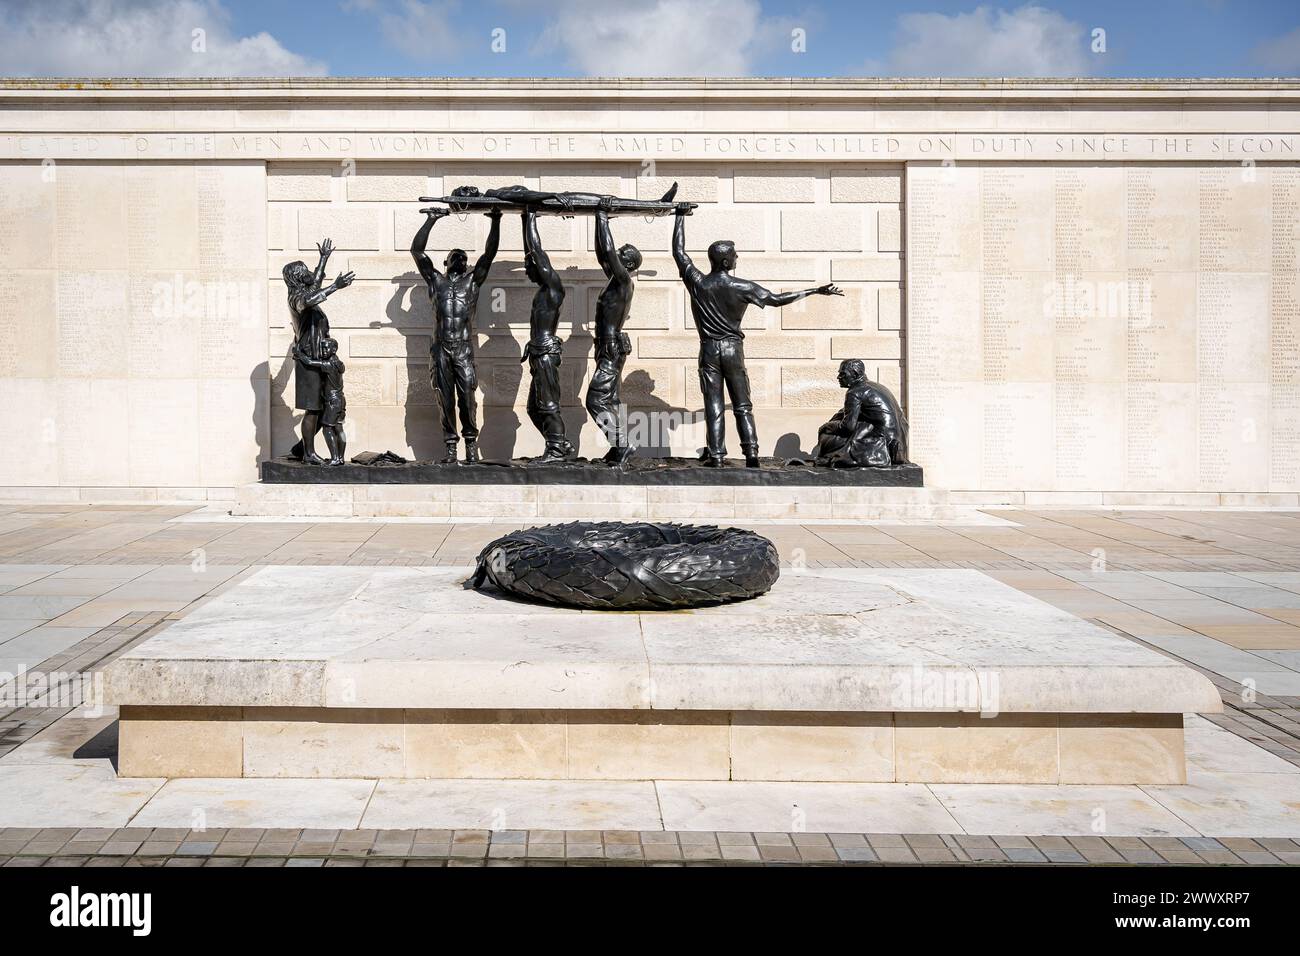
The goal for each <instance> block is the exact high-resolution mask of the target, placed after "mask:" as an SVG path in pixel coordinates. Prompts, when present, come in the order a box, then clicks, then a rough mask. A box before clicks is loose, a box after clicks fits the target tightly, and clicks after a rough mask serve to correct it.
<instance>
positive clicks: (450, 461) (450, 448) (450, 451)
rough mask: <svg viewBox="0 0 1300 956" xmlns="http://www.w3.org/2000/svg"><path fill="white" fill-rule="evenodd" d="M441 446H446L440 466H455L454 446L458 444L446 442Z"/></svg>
mask: <svg viewBox="0 0 1300 956" xmlns="http://www.w3.org/2000/svg"><path fill="white" fill-rule="evenodd" d="M443 444H445V445H446V446H447V454H445V455H443V456H442V462H441V464H444V465H454V464H456V445H457V444H459V443H458V442H454V441H446V442H443Z"/></svg>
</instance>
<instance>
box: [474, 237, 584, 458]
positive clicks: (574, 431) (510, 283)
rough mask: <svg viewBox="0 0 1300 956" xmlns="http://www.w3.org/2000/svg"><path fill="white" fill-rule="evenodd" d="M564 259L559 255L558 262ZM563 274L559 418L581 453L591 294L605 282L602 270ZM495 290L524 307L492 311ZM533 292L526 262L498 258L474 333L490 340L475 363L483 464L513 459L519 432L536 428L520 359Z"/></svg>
mask: <svg viewBox="0 0 1300 956" xmlns="http://www.w3.org/2000/svg"><path fill="white" fill-rule="evenodd" d="M562 255H563V254H562V253H557V254H556V257H557V258H559V257H560V256H562ZM559 271H560V277H561V279H562V281H563V282H564V289H565V296H564V306H563V311H562V312H561V313H560V338H562V339H564V360H563V362H562V364H561V366H560V386H561V390H562V391H561V405H562V409H561V413H562V414H563V416H564V428H565V432H566V433H567V435H568V438H569V441H571V442H573V444H574V447H576V448H579V451H581V448H580V439H581V434H582V427H583V424H584V423H585V422H586V420H587V412H586V409H585V408H584V407H583V390H584V387H585V384H586V380H587V367H588V365H589V364H590V361H591V355H592V353H593V351H594V349H595V341H594V340H593V338H592V333H591V315H590V314H589V310H588V293H587V289H588V288H589V287H591V286H592V285H597V284H599V285H603V284H604V283H605V281H606V279H605V274H604V273H603V272H601V271H600V270H599V269H583V268H577V267H572V266H570V267H568V268H561V269H560V270H559ZM497 289H504V290H505V295H506V297H507V298H509V299H515V298H517V299H518V301H519V303H520V307H517V308H515V309H513V310H512V309H509V308H507V309H506V310H504V311H502V310H500V309H497V308H494V299H495V295H494V293H495V291H496V290H497ZM534 291H536V287H535V286H533V285H532V284H531V283H530V282H529V281H528V278H527V276H526V275H525V273H524V262H523V260H522V259H501V258H498V259H497V260H496V262H495V263H494V264H493V266H492V273H491V275H490V276H489V277H488V281H487V282H486V283H485V284H484V286H483V291H482V292H481V293H480V295H479V302H478V313H477V314H476V315H475V318H474V327H475V330H476V331H477V332H478V333H479V334H480V335H487V336H488V341H487V344H486V345H485V346H483V347H482V348H480V349H479V360H478V363H477V365H478V373H479V383H480V388H481V390H482V397H483V401H482V402H481V405H480V413H481V415H482V422H481V426H480V427H481V429H482V436H481V437H480V439H479V447H480V448H481V449H482V452H483V456H484V457H485V458H491V459H497V460H505V459H510V458H514V457H515V455H516V451H515V449H516V445H517V444H518V438H519V430H520V429H521V428H527V429H532V427H533V426H532V423H531V422H528V421H526V419H527V415H526V413H524V411H523V409H522V407H520V406H522V405H523V404H524V401H525V399H526V397H527V394H528V387H529V381H530V380H529V373H528V365H527V363H521V362H520V361H519V359H520V357H521V356H522V354H523V348H524V344H525V343H526V342H527V341H528V304H529V303H530V302H531V301H532V296H533V293H534ZM489 376H491V378H490V379H489Z"/></svg>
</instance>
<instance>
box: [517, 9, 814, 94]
mask: <svg viewBox="0 0 1300 956" xmlns="http://www.w3.org/2000/svg"><path fill="white" fill-rule="evenodd" d="M557 6H558V7H559V9H558V10H557V11H556V12H555V14H554V15H553V16H552V18H551V20H550V21H549V22H548V23H547V26H546V29H545V31H544V32H543V34H542V37H541V40H540V41H539V43H538V51H539V52H544V51H548V50H553V49H559V50H560V51H562V52H563V54H564V55H565V56H566V58H567V59H568V60H569V62H570V63H571V64H572V66H573V67H574V68H575V69H576V70H578V71H579V72H580V73H582V74H584V75H586V76H748V75H749V74H750V73H751V71H752V64H753V61H754V58H755V56H756V55H757V54H758V53H759V52H760V51H761V50H762V49H764V48H765V47H766V46H768V45H769V44H770V43H771V42H773V41H774V39H775V38H776V35H777V34H779V33H780V32H782V30H783V29H784V28H783V21H780V20H777V19H775V18H769V17H764V16H763V10H762V8H761V7H760V6H759V4H758V0H646V2H644V3H637V4H626V5H623V4H615V3H609V2H606V0H562V2H561V3H559V4H557ZM784 32H785V33H786V35H787V36H788V32H789V31H788V30H785V31H784Z"/></svg>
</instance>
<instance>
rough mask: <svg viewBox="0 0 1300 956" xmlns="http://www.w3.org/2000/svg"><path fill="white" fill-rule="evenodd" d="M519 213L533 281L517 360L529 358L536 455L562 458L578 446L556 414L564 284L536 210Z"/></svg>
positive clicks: (530, 410)
mask: <svg viewBox="0 0 1300 956" xmlns="http://www.w3.org/2000/svg"><path fill="white" fill-rule="evenodd" d="M522 219H523V225H524V271H525V272H526V273H527V275H528V278H529V279H530V280H531V281H532V282H533V283H534V284H535V285H536V286H537V292H536V293H534V294H533V307H532V311H531V312H530V313H529V318H528V344H527V345H526V346H525V347H524V357H523V359H522V360H521V361H525V362H527V363H528V372H529V374H530V375H531V376H532V383H531V384H530V385H529V386H528V417H529V419H530V420H531V421H532V423H533V425H535V426H536V428H537V430H538V431H539V432H541V433H542V437H543V438H545V439H546V450H545V451H544V452H543V453H542V456H541V458H540V459H539V461H544V462H545V461H566V460H568V459H571V458H573V457H575V456H576V454H577V451H576V449H574V447H573V445H572V444H571V443H570V442H569V440H568V438H566V437H565V434H564V417H563V416H562V415H561V414H560V359H561V357H562V353H563V351H564V345H563V343H562V342H560V339H559V336H557V335H556V334H555V333H556V330H557V329H559V326H560V307H561V306H563V305H564V285H563V284H562V283H561V282H560V276H559V274H558V273H557V272H556V271H555V269H554V267H553V266H552V265H551V257H550V256H548V255H547V254H546V250H545V249H543V248H542V240H541V236H540V235H539V233H538V231H537V212H536V210H535V209H532V208H528V209H525V210H524V213H523V216H522Z"/></svg>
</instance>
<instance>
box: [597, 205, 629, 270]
mask: <svg viewBox="0 0 1300 956" xmlns="http://www.w3.org/2000/svg"><path fill="white" fill-rule="evenodd" d="M596 261H597V262H599V263H600V267H601V268H602V269H604V270H605V275H606V276H607V277H608V278H610V279H626V278H627V269H625V268H624V267H623V262H622V260H621V259H619V257H618V251H617V250H616V249H615V248H614V234H613V233H612V232H610V229H609V213H608V212H606V211H605V210H604V209H597V210H596Z"/></svg>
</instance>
